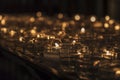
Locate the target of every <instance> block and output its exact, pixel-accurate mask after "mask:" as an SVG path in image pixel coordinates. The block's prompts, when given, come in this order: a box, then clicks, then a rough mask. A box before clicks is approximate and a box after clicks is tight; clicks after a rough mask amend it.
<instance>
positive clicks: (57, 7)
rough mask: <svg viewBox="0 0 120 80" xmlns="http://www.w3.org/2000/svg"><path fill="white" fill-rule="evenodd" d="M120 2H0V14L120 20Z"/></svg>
mask: <svg viewBox="0 0 120 80" xmlns="http://www.w3.org/2000/svg"><path fill="white" fill-rule="evenodd" d="M119 3H120V0H0V12H1V13H33V12H37V11H42V12H44V13H45V14H49V15H53V14H56V13H59V12H62V13H65V14H68V15H73V14H75V13H80V14H85V15H97V16H98V17H103V16H105V15H110V16H111V17H112V18H115V19H120V16H119V14H120V10H119Z"/></svg>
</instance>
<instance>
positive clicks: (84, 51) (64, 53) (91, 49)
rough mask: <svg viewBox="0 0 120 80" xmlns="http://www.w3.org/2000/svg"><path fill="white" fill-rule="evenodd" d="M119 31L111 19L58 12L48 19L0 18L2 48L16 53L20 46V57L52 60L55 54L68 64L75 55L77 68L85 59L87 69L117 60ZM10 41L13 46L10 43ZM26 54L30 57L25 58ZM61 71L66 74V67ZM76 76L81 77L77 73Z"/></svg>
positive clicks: (35, 17)
mask: <svg viewBox="0 0 120 80" xmlns="http://www.w3.org/2000/svg"><path fill="white" fill-rule="evenodd" d="M119 32H120V25H119V23H118V22H117V21H115V20H113V19H111V18H110V16H105V19H101V20H98V19H97V17H96V16H90V17H86V16H83V15H79V14H76V15H75V16H74V17H72V18H69V17H66V16H64V14H61V13H60V14H58V15H57V17H48V16H44V15H42V13H41V12H38V13H36V15H35V16H29V15H25V16H23V17H21V16H20V17H19V16H17V17H15V16H14V17H12V16H11V15H1V16H0V35H1V36H0V38H1V41H2V40H3V41H2V42H4V43H2V42H1V45H6V44H8V47H9V48H11V49H15V50H14V51H15V52H18V51H19V50H18V48H17V47H19V48H20V47H21V48H22V52H23V53H24V54H23V55H27V56H30V55H33V56H34V57H38V56H41V57H46V55H48V56H51V55H52V58H55V57H53V56H54V55H56V56H58V57H59V58H60V59H64V57H68V60H67V61H69V62H70V63H71V62H72V59H71V57H75V56H77V57H75V61H76V64H78V65H81V64H80V63H79V60H83V59H85V60H83V63H86V62H87V59H86V58H88V60H89V62H88V65H87V66H88V67H89V66H90V65H89V63H92V64H93V66H94V67H96V66H97V65H99V64H100V65H99V66H101V64H102V63H101V62H102V61H103V62H104V61H105V60H113V61H114V60H119V58H120V56H119V47H120V46H119V44H120V43H119V34H120V33H119ZM11 41H12V43H13V44H15V45H14V46H13V45H11V44H9V43H10V42H11ZM102 43H103V44H102ZM5 47H7V46H5ZM28 51H29V52H28ZM27 52H28V53H31V54H29V55H28V53H27ZM94 57H96V58H97V60H94V61H93V62H91V61H90V59H91V58H94ZM39 59H40V58H39ZM105 64H107V63H105ZM82 66H85V65H82ZM82 66H80V67H79V68H82ZM74 67H78V66H74ZM107 67H108V66H107ZM72 68H73V67H72ZM72 68H70V69H72ZM79 68H78V69H79ZM62 69H63V71H67V70H68V69H69V68H68V69H66V68H65V69H64V68H63V67H62ZM100 69H101V68H100ZM68 71H69V70H68ZM114 71H115V74H116V75H119V74H120V73H119V71H120V70H119V69H117V70H114ZM77 73H78V74H80V75H81V73H79V72H78V71H77ZM82 77H83V76H82Z"/></svg>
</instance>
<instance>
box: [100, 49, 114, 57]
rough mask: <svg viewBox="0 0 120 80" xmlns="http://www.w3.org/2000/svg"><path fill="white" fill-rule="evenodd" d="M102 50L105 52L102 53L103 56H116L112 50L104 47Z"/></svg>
mask: <svg viewBox="0 0 120 80" xmlns="http://www.w3.org/2000/svg"><path fill="white" fill-rule="evenodd" d="M103 51H104V52H105V53H104V54H102V57H103V58H106V59H112V58H114V57H116V53H115V52H113V51H108V50H106V49H104V50H103Z"/></svg>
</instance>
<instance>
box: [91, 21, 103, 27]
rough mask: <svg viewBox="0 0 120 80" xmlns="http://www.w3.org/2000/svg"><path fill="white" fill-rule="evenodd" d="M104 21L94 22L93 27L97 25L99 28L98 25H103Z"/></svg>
mask: <svg viewBox="0 0 120 80" xmlns="http://www.w3.org/2000/svg"><path fill="white" fill-rule="evenodd" d="M102 25H103V24H102V23H101V22H95V23H94V24H93V27H96V28H98V27H102Z"/></svg>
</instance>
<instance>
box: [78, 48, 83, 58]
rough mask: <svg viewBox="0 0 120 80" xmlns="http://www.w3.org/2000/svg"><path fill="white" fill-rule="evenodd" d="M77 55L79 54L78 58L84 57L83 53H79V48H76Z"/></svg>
mask: <svg viewBox="0 0 120 80" xmlns="http://www.w3.org/2000/svg"><path fill="white" fill-rule="evenodd" d="M77 55H79V57H80V58H83V57H84V55H83V53H81V50H77Z"/></svg>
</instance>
